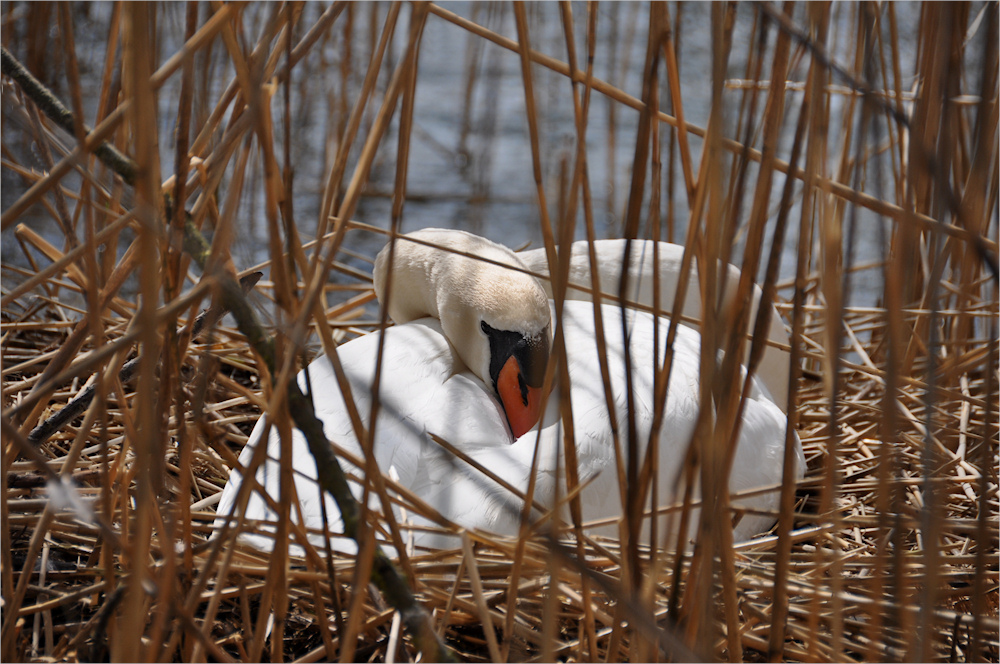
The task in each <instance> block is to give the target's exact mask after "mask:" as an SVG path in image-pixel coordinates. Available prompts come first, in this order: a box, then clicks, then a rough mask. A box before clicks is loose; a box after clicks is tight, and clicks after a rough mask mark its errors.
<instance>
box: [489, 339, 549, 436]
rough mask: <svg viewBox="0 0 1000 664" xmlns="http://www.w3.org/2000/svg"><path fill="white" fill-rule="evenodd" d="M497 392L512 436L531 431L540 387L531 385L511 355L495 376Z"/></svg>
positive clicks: (539, 395)
mask: <svg viewBox="0 0 1000 664" xmlns="http://www.w3.org/2000/svg"><path fill="white" fill-rule="evenodd" d="M497 392H498V393H499V396H500V403H502V404H503V409H504V412H506V413H507V423H508V424H510V431H511V433H512V434H514V438H515V439H517V438H520V437H521V436H523V435H524V434H526V433H528V432H529V431H531V429H532V427H534V426H535V424H536V423H537V422H538V418H539V415H540V412H541V407H542V388H541V387H531V386H530V385H528V383H527V381H525V379H524V374H523V373H522V372H521V366H520V364H518V362H517V359H516V358H515V357H514V356H513V355H511V356H510V357H509V358H507V361H506V362H505V363H504V365H503V368H502V369H501V370H500V375H499V376H498V377H497Z"/></svg>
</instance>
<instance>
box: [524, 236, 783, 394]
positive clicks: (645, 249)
mask: <svg viewBox="0 0 1000 664" xmlns="http://www.w3.org/2000/svg"><path fill="white" fill-rule="evenodd" d="M654 244H655V243H654V242H652V241H650V240H633V241H632V242H631V247H630V251H629V256H628V266H629V270H628V274H629V284H628V286H629V289H628V293H627V294H626V297H627V299H628V300H629V301H630V302H633V303H635V304H638V305H640V306H645V307H652V306H653V303H654V298H653V276H654V274H656V273H657V272H658V273H659V279H660V298H659V303H658V306H659V309H660V311H661V312H662V313H664V314H669V313H670V311H671V310H672V309H673V306H674V299H675V296H676V295H677V286H678V283H679V282H680V274H681V265H682V260H683V257H684V247H683V246H681V245H678V244H671V243H668V242H660V243H659V266H658V267H659V269H658V270H657V264H656V262H655V261H654V257H653V245H654ZM625 248H626V240H622V239H617V240H598V241H596V242H594V250H595V254H596V257H597V270H598V276H599V277H600V288H601V292H602V293H605V294H608V295H613V296H617V295H618V290H619V286H620V284H621V275H622V266H623V265H624V260H623V258H624V255H625ZM571 252H572V253H571V256H570V268H569V284H570V287H569V288H567V289H566V299H567V300H592V299H593V297H592V296H591V294H590V292H589V291H590V288H591V279H590V272H591V269H590V254H589V250H588V243H587V242H586V241H580V242H574V243H573V245H572V249H571ZM518 256H519V257H520V259H521V260H522V261H523V262H524V265H526V266H527V268H528V269H529V270H531V271H532V272H533V273H535V274H539V275H542V276H543V277H548V276H549V274H550V273H549V266H548V260H547V258H546V255H545V251H544V250H543V249H534V250H532V251H524V252H521V253H520V254H518ZM727 268H728V274H727V275H726V288H725V291H724V293H723V296H722V310H723V311H726V310H727V309H728V308H729V307H730V306H732V303H733V300H734V299H735V297H736V290H737V287H738V285H739V280H740V270H739V268H738V267H736V266H735V265H728V266H727ZM540 282H541V284H542V287H543V288H544V289H545V291H546V293H547V295H548V296H549V297H552V284H551V281H549V280H548V279H545V278H543V279H541V280H540ZM574 286H576V288H574ZM580 289H585V290H580ZM761 295H762V292H761V289H760V287H759V286H757V285H756V284H754V286H753V291H752V293H751V299H750V315H749V317H748V324H747V330H746V333H747V334H752V333H753V325H754V321H755V319H756V316H757V308H758V306H759V304H760V298H761ZM769 306H771V307H772V310H771V323H770V327H769V329H768V335H767V338H768V341H771V342H773V343H775V344H780V345H781V346H783V347H787V346H788V345H789V339H788V333H787V332H786V331H785V326H784V324H783V323H782V322H781V318H780V316H778V312H777V311H776V310H775V309H774V308H773V305H769ZM701 318H702V312H701V294H700V292H699V289H698V271H697V269H696V268H695V267H694V266H692V268H691V276H690V278H689V279H688V283H687V292H686V294H685V297H684V307H683V309H682V310H681V320H680V321H678V322H679V323H680V324H681V325H686V326H687V327H690V328H692V329H695V330H698V331H700V327H701ZM749 351H750V341H749V340H748V341H747V356H745V357H748V356H749ZM789 368H790V359H789V356H788V352H787V351H786V350H783V349H782V348H777V347H775V346H773V345H768V347H767V348H766V349H765V351H764V358H763V360H762V362H761V364H760V368H759V371H758V375H759V378H760V379H761V381H762V382H763V383H764V386H765V388H766V390H767V391H768V393H769V394H770V396H771V397H772V398H773V399H774V402H775V403H776V404H777V405H778V406H779V407H780V408H781V410H782V412H785V411H786V408H787V404H788V373H789Z"/></svg>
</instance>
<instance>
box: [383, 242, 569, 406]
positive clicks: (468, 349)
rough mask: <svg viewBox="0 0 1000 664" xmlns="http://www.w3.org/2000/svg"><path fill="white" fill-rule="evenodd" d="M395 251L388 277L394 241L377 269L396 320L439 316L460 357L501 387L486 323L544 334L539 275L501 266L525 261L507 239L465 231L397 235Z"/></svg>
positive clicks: (546, 315)
mask: <svg viewBox="0 0 1000 664" xmlns="http://www.w3.org/2000/svg"><path fill="white" fill-rule="evenodd" d="M392 251H393V259H392V263H393V264H392V275H391V279H390V276H389V267H390V266H389V252H390V248H389V246H386V248H385V249H383V250H382V251H381V252H380V253H379V255H378V257H377V258H376V259H375V269H374V281H375V294H376V295H377V296H378V299H379V301H380V302H381V303H382V304H383V306H387V307H388V312H389V316H390V317H391V318H392V320H393V321H394V322H396V323H397V324H401V323H406V322H409V321H411V320H415V319H417V318H422V317H425V316H432V317H434V318H437V319H439V320H440V321H441V327H442V329H443V330H444V333H445V336H446V337H447V338H448V340H449V341H450V342H451V343H452V345H453V346H454V347H455V349H456V351H457V352H458V355H459V357H460V358H461V359H462V361H463V362H464V363H465V364H466V366H468V367H469V369H470V370H471V371H472V372H473V373H475V374H476V375H478V376H479V377H480V378H481V379H482V380H483V381H484V382H486V383H487V384H492V386H493V387H494V388H495V387H496V385H495V381H494V380H493V379H492V378H491V375H490V362H491V356H490V341H489V338H488V336H487V334H486V332H485V331H484V329H483V326H482V324H483V323H486V325H487V326H489V327H490V328H492V329H494V330H502V331H505V332H512V333H518V334H520V335H522V336H524V337H525V338H541V337H543V336H544V337H545V338H546V341H547V335H548V327H549V306H548V299H547V297H546V296H545V291H544V290H542V287H541V286H540V285H539V283H538V281H537V280H536V279H535V278H534V277H532V276H530V275H528V274H525V273H524V272H521V271H519V270H514V269H509V268H505V267H502V265H511V266H515V267H518V268H521V269H524V264H523V263H522V262H521V260H520V259H519V258H518V257H517V255H516V254H515V253H514V252H513V251H511V250H510V249H508V248H507V247H504V246H502V245H499V244H496V243H495V242H491V241H489V240H487V239H485V238H482V237H479V236H476V235H472V234H470V233H465V232H463V231H453V230H444V229H424V230H422V231H417V232H414V233H409V234H407V235H404V236H401V237H399V238H398V239H397V241H396V245H395V248H394V249H393V250H392ZM477 257H482V258H485V259H487V260H488V261H492V262H486V261H482V260H477ZM496 263H499V264H500V265H497V264H496ZM387 288H388V289H389V291H388V292H387Z"/></svg>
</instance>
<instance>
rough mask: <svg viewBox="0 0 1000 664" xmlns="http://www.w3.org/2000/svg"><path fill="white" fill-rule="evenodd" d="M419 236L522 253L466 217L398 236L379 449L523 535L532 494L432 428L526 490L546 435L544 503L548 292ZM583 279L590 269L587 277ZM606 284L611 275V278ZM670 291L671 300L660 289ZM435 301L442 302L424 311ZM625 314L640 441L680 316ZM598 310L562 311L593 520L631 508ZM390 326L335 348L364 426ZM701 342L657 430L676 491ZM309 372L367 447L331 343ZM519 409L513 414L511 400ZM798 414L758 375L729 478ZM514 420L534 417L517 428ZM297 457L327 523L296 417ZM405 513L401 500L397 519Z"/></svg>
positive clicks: (762, 455)
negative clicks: (455, 450) (540, 403)
mask: <svg viewBox="0 0 1000 664" xmlns="http://www.w3.org/2000/svg"><path fill="white" fill-rule="evenodd" d="M407 238H408V239H410V240H415V241H418V242H423V243H429V244H433V245H438V246H444V247H448V248H450V249H451V250H452V251H458V252H463V253H467V254H470V255H473V256H478V257H483V258H487V259H489V260H493V261H496V262H497V263H500V264H506V265H518V266H524V265H525V262H522V261H521V260H520V259H519V258H518V257H517V255H515V254H513V252H511V251H510V250H508V249H506V248H504V247H502V246H500V245H496V244H494V243H492V242H489V241H487V240H484V239H482V238H478V237H476V236H472V235H469V234H467V233H462V232H458V231H443V230H434V229H428V230H424V231H419V232H417V233H414V234H411V235H409V236H404V238H402V239H401V240H400V241H399V242H397V244H396V248H395V256H394V260H393V263H394V265H395V269H394V271H393V273H392V277H391V279H392V284H391V294H390V297H389V313H390V314H391V315H392V317H393V318H394V320H395V321H396V323H397V325H395V326H393V327H390V328H388V329H387V330H385V331H384V332H383V333H381V334H384V336H385V347H384V356H383V369H382V371H383V374H382V375H383V378H382V387H381V393H380V404H381V406H380V411H379V415H378V418H377V423H376V429H375V442H374V454H375V458H376V461H377V463H378V466H379V468H380V470H381V471H382V472H383V473H388V474H391V475H393V476H395V477H396V478H398V479H397V482H398V484H399V485H401V486H403V487H405V488H406V489H408V490H409V491H410V492H411V493H412V494H414V495H416V496H418V497H419V498H420V499H421V500H422V501H423V502H424V503H426V504H427V505H430V506H431V507H432V508H433V509H435V510H436V511H437V512H438V513H440V514H441V515H443V516H444V517H446V518H447V519H448V520H450V521H452V522H453V523H456V524H458V525H460V526H463V527H466V528H481V529H484V530H487V531H491V532H494V533H498V534H503V535H515V534H516V533H517V531H518V528H519V524H520V521H519V514H520V511H521V507H522V504H523V503H522V501H521V500H520V499H519V498H517V497H516V496H514V495H512V494H511V493H510V492H509V491H508V490H507V489H504V488H503V487H502V486H501V485H500V484H498V483H497V482H496V481H494V480H492V479H490V478H488V477H487V476H485V475H484V474H483V473H482V472H480V471H479V470H476V469H475V468H473V467H472V466H470V465H469V464H467V463H466V462H464V461H461V460H458V459H455V458H454V457H452V456H451V455H449V454H447V453H446V452H445V451H444V450H443V449H441V448H440V447H439V446H438V444H437V443H435V442H433V441H432V440H431V438H430V436H429V434H435V435H436V436H438V437H440V438H443V439H444V440H447V441H450V442H451V443H452V444H454V445H455V446H456V447H459V448H460V449H461V450H462V451H463V452H464V453H465V454H466V455H468V456H469V457H470V458H472V459H473V460H474V461H475V462H477V463H478V464H480V465H481V466H482V467H485V468H487V469H489V470H490V471H492V472H493V473H495V474H496V475H497V476H498V477H499V478H500V479H502V480H503V481H505V482H507V483H509V484H510V485H513V486H514V487H515V488H517V489H518V490H519V491H521V492H524V491H525V490H526V489H527V486H528V479H529V475H530V469H531V466H532V457H533V454H534V453H535V450H536V447H537V448H538V454H539V466H538V472H537V474H536V487H535V494H534V500H535V503H536V504H541V505H543V506H551V505H552V504H553V502H554V499H555V496H556V488H557V487H556V478H557V474H556V469H557V468H563V466H562V465H561V463H560V465H557V459H558V458H559V455H561V454H562V429H561V423H560V421H559V412H558V395H556V394H553V395H552V398H550V399H549V401H548V406H547V408H546V410H545V412H544V413H541V415H542V417H541V427H540V430H534V429H533V430H530V431H527V428H531V427H532V426H533V425H534V422H533V421H531V422H530V423H528V424H527V428H525V422H528V421H529V420H530V419H531V418H532V417H533V416H535V415H537V414H538V413H537V401H536V400H537V399H540V398H541V395H540V390H539V389H538V388H539V387H540V384H541V383H540V380H541V375H542V372H543V371H544V369H543V368H540V367H539V363H544V362H545V361H546V359H547V355H548V339H549V336H548V335H549V315H550V314H549V303H548V302H547V300H546V298H545V296H544V294H542V291H541V288H540V286H539V285H538V283H537V281H536V280H535V279H534V278H532V277H530V276H527V275H525V274H524V273H521V272H518V271H515V270H510V269H506V268H503V267H500V266H498V265H495V264H491V263H484V262H482V261H477V260H473V259H470V258H467V257H465V256H463V255H461V254H455V253H449V252H445V251H441V250H438V249H434V248H431V247H429V246H427V245H425V244H418V243H417V242H414V241H407ZM599 244H600V243H599ZM602 246H603V245H602ZM608 246H609V247H611V248H609V251H613V246H612V245H608ZM619 255H620V254H619ZM527 258H528V261H527V263H528V264H529V265H531V266H532V267H533V268H536V269H537V267H538V266H537V264H536V259H535V255H534V254H532V253H531V252H528V256H527ZM387 262H388V248H387V249H384V250H383V251H382V252H381V253H380V255H379V257H378V260H377V261H376V269H375V283H376V290H377V292H378V294H379V297H380V299H382V300H383V301H384V298H385V287H386V284H385V280H386V277H387V275H388V265H387ZM662 267H663V263H662V262H661V269H662ZM609 269H610V268H609ZM580 274H583V273H582V272H581V273H580ZM582 283H585V284H588V285H589V277H586V281H583V282H582ZM602 290H604V291H605V292H607V291H608V290H609V289H608V288H607V287H605V286H604V285H603V282H602ZM510 293H519V296H518V297H517V298H516V301H512V300H511V298H510V297H509V294H510ZM661 306H665V305H664V304H663V303H662V302H661ZM426 314H434V316H435V317H426V316H425V315H426ZM603 315H604V317H605V319H606V320H608V321H611V320H615V321H617V320H619V318H618V316H620V310H619V309H618V308H617V307H616V306H613V305H604V310H603ZM628 315H629V316H630V317H631V324H630V330H629V334H630V337H629V339H630V353H631V361H632V367H633V371H632V380H633V383H632V388H633V394H634V395H635V400H634V403H635V421H636V427H637V431H636V433H637V438H638V440H639V441H643V442H644V441H646V440H648V437H649V434H650V428H651V426H652V407H653V406H652V386H653V373H654V347H655V345H656V344H659V345H660V347H661V348H662V347H663V344H664V342H665V337H666V332H667V328H668V326H667V325H662V324H661V325H659V339H656V338H655V333H654V325H653V317H652V316H651V315H650V314H648V313H644V312H641V311H637V310H634V309H632V310H629V311H628ZM422 316H424V317H422ZM469 317H471V322H470V320H468V319H467V318H469ZM612 317H614V318H612ZM593 318H594V316H593V305H592V304H591V303H589V302H585V301H568V302H566V303H565V308H564V315H563V321H562V323H563V333H564V335H565V340H566V347H567V348H568V349H569V351H568V370H569V375H570V381H571V385H572V387H571V391H570V402H571V405H572V410H573V420H574V427H575V432H576V437H575V443H576V450H577V455H578V459H579V463H578V470H579V476H580V480H581V482H589V484H588V485H587V486H586V488H585V489H584V490H583V492H582V493H581V501H582V506H583V516H584V520H585V521H588V520H593V519H600V518H605V517H615V516H618V515H620V514H621V511H622V510H621V501H620V498H619V495H620V493H619V490H618V480H617V473H616V471H615V463H616V462H615V453H614V449H613V445H612V443H611V441H612V432H611V424H610V423H611V417H610V416H609V413H608V407H607V401H606V399H605V396H604V391H603V383H602V380H601V376H600V369H599V365H598V359H597V357H598V356H597V346H596V342H595V337H594V330H593ZM605 328H606V332H605V333H606V344H607V349H608V356H609V357H608V359H609V365H610V375H611V380H612V388H613V395H614V399H613V402H614V409H615V412H614V414H613V417H614V418H615V421H616V424H617V427H618V430H619V431H621V432H624V431H626V430H627V429H626V427H627V426H628V417H627V412H626V394H627V388H626V378H625V376H626V373H625V367H624V356H623V340H622V334H621V326H620V325H606V326H605ZM379 338H380V333H374V334H370V335H367V336H365V337H362V338H359V339H355V340H353V341H351V342H349V343H347V344H344V345H342V346H341V347H340V349H339V354H340V357H341V360H342V363H343V367H344V370H345V372H346V373H347V375H348V377H349V380H350V383H351V390H352V392H353V395H354V399H355V402H356V403H357V407H358V411H359V413H360V414H361V415H362V417H363V418H365V423H366V426H367V423H368V421H367V416H368V414H369V412H370V407H371V401H372V397H371V385H372V380H373V377H374V372H375V364H376V355H377V349H378V344H379ZM449 340H450V341H451V342H450V343H449ZM699 346H700V337H699V335H698V334H697V333H696V332H695V331H694V330H692V329H690V328H688V327H682V328H679V329H678V335H677V338H676V340H675V346H674V348H675V356H674V364H673V369H672V372H671V382H670V385H669V390H668V395H667V400H666V412H665V417H664V422H665V425H664V426H663V427H662V430H661V432H660V450H661V452H660V455H659V458H660V465H659V477H660V478H661V479H660V481H659V487H660V497H659V498H660V503H663V502H667V501H669V500H670V499H671V498H672V497H673V496H672V488H673V486H674V484H675V478H676V477H677V473H678V470H679V468H680V464H681V463H682V460H683V457H684V453H685V450H686V449H687V445H688V443H689V440H690V437H691V433H692V431H693V429H694V425H695V420H696V418H697V415H698V365H699V357H700V355H699V353H700V348H699ZM308 372H309V379H310V383H311V385H312V389H313V392H314V395H315V398H314V403H315V405H316V410H317V415H318V416H319V417H320V419H321V420H322V421H323V422H324V430H325V433H326V435H327V437H328V438H329V440H331V441H333V442H334V443H335V444H336V445H338V446H340V447H342V448H344V449H345V450H347V451H348V452H349V453H351V454H354V455H356V456H357V457H361V448H360V445H359V444H358V442H357V440H356V438H355V436H354V433H353V430H352V427H351V424H350V420H349V418H348V417H347V411H346V406H345V403H344V399H343V397H342V396H341V394H340V391H339V389H338V388H337V383H336V380H335V378H334V375H333V370H332V367H331V364H330V361H329V360H328V359H327V358H326V357H325V356H323V357H320V358H318V359H317V360H315V361H314V362H313V363H312V364H311V365H310V366H309V367H308ZM304 374H305V372H302V374H300V376H299V384H300V385H301V386H302V387H303V389H305V387H306V380H305V375H304ZM533 409H534V415H533ZM512 411H516V412H517V414H515V415H512V414H511V412H512ZM265 423H266V419H265V418H264V417H262V418H261V419H260V420H259V421H258V423H257V426H256V427H255V428H254V431H253V433H252V434H251V436H250V440H249V441H248V443H247V446H246V448H245V449H244V450H243V452H242V454H241V455H240V463H241V464H243V465H246V464H248V463H249V462H250V459H251V458H252V456H253V452H254V449H255V447H256V446H257V445H258V444H259V442H260V440H261V437H262V434H263V430H264V428H265ZM786 424H787V421H786V418H785V416H784V414H783V413H782V411H781V410H780V409H779V408H778V407H777V406H776V405H775V403H774V402H773V401H772V400H771V399H770V398H769V397H768V395H767V392H766V390H764V389H761V388H760V386H759V385H757V384H756V382H755V386H754V390H753V393H752V394H751V395H750V398H749V400H748V402H747V404H746V407H745V412H744V416H743V423H742V429H741V433H740V439H739V444H738V447H737V452H736V460H735V463H734V465H733V472H732V475H731V481H730V489H731V490H732V491H744V490H747V489H752V488H756V487H763V486H773V485H776V484H778V483H780V482H781V479H782V478H781V475H782V471H781V466H782V463H781V459H782V455H783V449H784V432H785V427H786ZM511 430H513V431H515V432H520V431H522V430H525V431H527V432H526V433H523V435H515V436H513V437H512V435H511ZM795 444H796V450H795V453H796V458H797V461H798V464H797V476H799V477H800V476H801V473H802V470H803V469H804V466H805V463H804V458H803V456H802V451H801V448H800V447H799V444H798V439H797V438H795ZM278 446H279V441H278V437H277V433H276V432H275V431H274V430H272V431H271V433H270V436H269V439H268V457H269V458H268V460H267V461H266V462H265V463H264V464H262V466H261V468H259V469H258V472H257V481H258V482H259V483H260V484H261V485H262V486H263V487H264V489H265V490H266V491H267V493H268V494H269V495H270V496H272V497H274V498H275V499H277V497H278V495H279V488H278V487H279V465H278V463H277V462H276V461H275V460H276V459H277V458H278V456H279V452H278V450H279V447H278ZM292 460H293V466H294V469H295V471H296V474H295V489H296V494H297V496H298V499H299V504H300V506H301V516H302V520H303V521H304V523H305V525H306V526H307V527H308V528H310V529H322V528H323V525H324V522H323V517H322V508H321V505H320V500H321V498H320V492H319V489H318V486H317V485H316V483H315V481H314V480H315V477H316V471H315V465H314V462H313V459H312V456H311V455H310V454H309V451H308V447H307V445H306V443H305V440H304V438H303V437H302V435H301V433H299V432H298V430H293V440H292ZM343 465H344V466H345V469H348V470H349V471H350V472H353V473H354V474H355V475H357V476H360V475H361V472H360V471H359V470H358V469H357V468H355V467H354V466H352V465H351V464H350V463H343ZM559 477H560V478H563V477H564V471H560V474H559ZM240 480H241V476H240V474H239V472H237V471H234V472H233V474H232V476H231V477H230V480H229V482H228V483H227V485H226V487H225V489H224V491H223V494H222V498H221V501H220V503H219V507H218V513H219V514H220V515H226V514H229V513H231V512H232V510H233V507H234V502H235V499H236V497H237V493H238V488H239V486H240ZM560 481H561V482H563V486H562V487H560V491H559V494H560V495H565V493H566V488H565V485H564V483H565V480H564V479H560ZM355 493H356V495H357V496H358V497H359V498H360V496H361V489H360V487H356V491H355ZM325 500H326V511H327V514H328V516H329V522H330V523H329V532H330V533H332V534H337V533H339V532H341V523H340V519H339V512H338V510H337V508H336V505H335V504H334V502H333V501H332V499H330V498H329V497H326V498H325ZM777 502H778V496H777V492H776V491H772V492H770V493H768V494H765V495H761V496H757V497H754V498H749V499H743V500H742V501H740V502H739V503H738V504H739V505H741V506H745V507H751V508H754V509H755V510H759V511H769V510H770V511H773V510H775V509H776V508H777ZM371 504H372V505H374V504H375V503H374V502H372V503H371ZM245 511H246V516H247V517H248V518H251V519H260V520H264V521H273V520H274V519H275V514H274V512H273V511H272V510H271V509H270V508H269V507H268V506H267V503H266V501H265V500H264V499H263V498H262V497H261V496H260V495H259V494H258V493H257V492H254V493H253V494H251V497H250V500H249V502H248V504H247V507H246V510H245ZM291 514H292V518H293V519H296V520H298V519H299V516H298V513H297V511H296V510H295V509H293V510H291ZM399 516H400V515H399V514H398V511H397V519H398V518H399ZM538 516H540V513H538V512H537V511H536V512H535V513H534V514H533V517H535V518H537V517H538ZM408 521H409V522H410V523H411V524H412V525H414V526H418V527H419V526H427V525H431V524H430V522H428V521H427V520H425V519H424V518H423V517H420V516H416V515H414V514H413V513H412V511H410V513H409V516H408ZM772 522H773V518H771V517H768V516H766V515H759V514H752V513H750V514H747V515H746V516H745V517H744V518H743V519H742V520H741V521H740V522H739V523H738V524H737V526H736V530H735V531H734V536H735V537H736V539H737V540H742V539H746V538H748V537H751V536H753V535H755V534H757V533H759V532H761V531H763V530H765V529H766V528H768V527H769V526H770V524H771V523H772ZM413 532H414V541H415V544H417V545H418V546H427V547H431V548H441V547H446V546H454V545H456V543H457V539H456V538H454V537H452V536H448V535H446V534H442V533H440V532H432V531H428V530H420V529H419V528H417V529H414V531H413ZM605 532H606V531H605ZM245 539H247V540H249V542H250V543H251V544H254V545H255V546H257V547H259V548H263V549H269V548H270V547H271V540H270V539H269V538H268V537H267V536H266V535H247V536H245ZM318 541H319V540H317V542H318ZM332 544H333V546H334V547H335V548H338V549H341V550H345V551H354V550H355V547H354V545H353V543H352V542H347V541H344V540H342V539H339V540H338V539H334V540H332Z"/></svg>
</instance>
